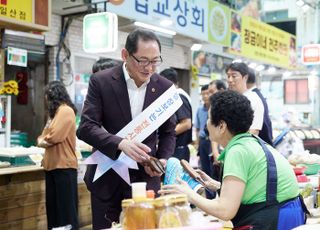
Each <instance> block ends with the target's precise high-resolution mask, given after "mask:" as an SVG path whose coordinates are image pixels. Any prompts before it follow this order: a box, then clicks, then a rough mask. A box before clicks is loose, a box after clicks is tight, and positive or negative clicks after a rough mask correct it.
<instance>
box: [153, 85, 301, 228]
mask: <svg viewBox="0 0 320 230" xmlns="http://www.w3.org/2000/svg"><path fill="white" fill-rule="evenodd" d="M210 105H211V107H210V110H209V119H208V122H207V125H208V130H209V134H210V138H211V140H214V141H216V142H218V143H219V144H221V145H222V146H223V147H224V151H223V152H222V153H221V155H220V157H219V159H218V160H220V161H221V162H222V166H223V175H222V184H221V192H220V196H219V198H217V199H214V200H208V199H206V198H204V197H202V196H200V195H198V194H197V193H195V192H194V191H193V190H192V189H190V188H189V187H188V185H187V184H186V183H185V182H184V181H181V180H180V181H179V182H180V184H176V185H166V186H164V187H163V189H162V190H160V191H159V193H161V194H167V193H185V194H187V196H188V199H189V201H190V203H192V204H194V205H196V206H197V207H199V208H200V209H202V210H203V211H205V212H206V213H208V214H210V215H213V216H216V217H218V218H220V219H222V220H231V221H232V223H233V225H234V227H235V229H237V228H239V229H240V228H241V229H263V230H266V229H270V230H275V229H279V230H286V229H292V228H294V227H296V226H299V225H302V224H304V222H305V213H304V210H305V209H304V208H305V206H304V204H303V203H302V202H303V201H301V200H300V197H299V190H298V184H297V180H296V178H295V175H294V172H293V170H292V168H291V166H290V165H289V163H288V161H287V160H286V159H285V158H284V157H283V156H282V155H281V154H279V153H278V152H277V151H276V150H275V149H274V148H272V147H271V146H269V145H267V144H265V143H264V142H263V141H262V140H261V139H259V138H258V137H256V136H253V135H252V134H249V133H248V132H247V131H248V129H249V127H250V125H251V123H252V120H253V111H252V109H251V105H250V102H249V100H248V99H247V98H246V97H245V96H243V95H240V94H238V93H236V92H234V91H231V90H228V91H224V92H219V93H216V94H214V95H213V96H212V97H211V98H210ZM200 175H201V177H203V179H204V180H207V183H208V184H212V186H211V187H212V188H214V187H217V186H215V184H216V183H214V181H213V179H211V178H210V177H209V176H207V175H205V174H204V173H203V172H201V173H200ZM209 187H210V186H209ZM244 226H246V228H243V227H244Z"/></svg>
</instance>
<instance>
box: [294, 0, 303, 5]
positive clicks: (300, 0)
mask: <svg viewBox="0 0 320 230" xmlns="http://www.w3.org/2000/svg"><path fill="white" fill-rule="evenodd" d="M296 4H297V6H300V7H301V6H303V5H304V1H302V0H297V1H296Z"/></svg>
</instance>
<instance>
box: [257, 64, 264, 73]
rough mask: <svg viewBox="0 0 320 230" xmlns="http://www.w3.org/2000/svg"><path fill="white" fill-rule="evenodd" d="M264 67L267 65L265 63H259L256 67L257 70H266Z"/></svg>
mask: <svg viewBox="0 0 320 230" xmlns="http://www.w3.org/2000/svg"><path fill="white" fill-rule="evenodd" d="M264 68H265V66H264V65H258V66H257V67H256V71H258V72H259V71H262V70H264Z"/></svg>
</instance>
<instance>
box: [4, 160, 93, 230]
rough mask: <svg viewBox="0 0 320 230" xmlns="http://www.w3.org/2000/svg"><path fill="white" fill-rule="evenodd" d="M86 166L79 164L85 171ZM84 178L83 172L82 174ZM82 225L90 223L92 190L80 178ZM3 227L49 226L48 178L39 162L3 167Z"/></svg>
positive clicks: (25, 228)
mask: <svg viewBox="0 0 320 230" xmlns="http://www.w3.org/2000/svg"><path fill="white" fill-rule="evenodd" d="M83 169H84V165H81V164H80V165H79V171H81V173H80V174H82V172H83ZM81 177H82V175H81ZM78 182H79V183H78V198H79V226H80V227H82V226H86V225H88V224H90V223H91V204H90V193H89V192H88V190H87V188H86V186H85V184H84V183H83V181H82V180H78ZM0 229H6V230H9V229H12V230H13V229H14V230H16V229H24V230H29V229H47V219H46V207H45V180H44V171H43V168H42V167H41V166H39V165H30V166H20V167H9V168H2V169H0Z"/></svg>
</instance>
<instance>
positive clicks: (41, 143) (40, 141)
mask: <svg viewBox="0 0 320 230" xmlns="http://www.w3.org/2000/svg"><path fill="white" fill-rule="evenodd" d="M37 146H38V147H40V148H47V147H50V146H52V144H50V143H49V142H47V141H45V140H44V138H39V139H38V144H37Z"/></svg>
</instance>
